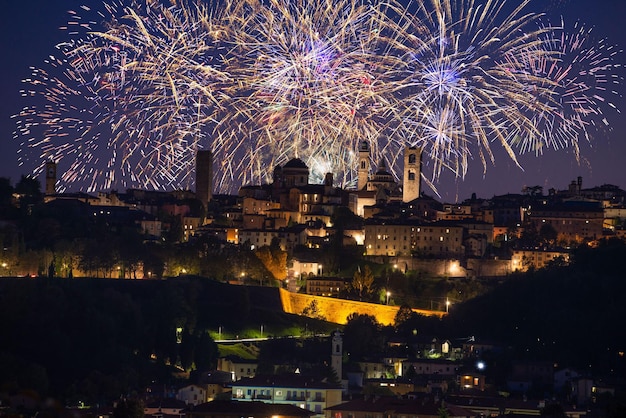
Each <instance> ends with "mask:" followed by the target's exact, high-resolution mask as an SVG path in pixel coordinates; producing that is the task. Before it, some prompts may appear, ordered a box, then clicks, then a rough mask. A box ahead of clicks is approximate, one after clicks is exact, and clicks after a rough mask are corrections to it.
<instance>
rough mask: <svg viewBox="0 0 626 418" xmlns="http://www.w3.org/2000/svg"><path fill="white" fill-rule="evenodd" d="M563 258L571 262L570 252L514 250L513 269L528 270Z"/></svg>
mask: <svg viewBox="0 0 626 418" xmlns="http://www.w3.org/2000/svg"><path fill="white" fill-rule="evenodd" d="M558 258H562V259H563V261H564V262H566V263H567V262H569V253H567V252H565V251H547V250H546V251H544V250H535V249H530V250H514V251H513V255H512V256H511V271H526V270H528V269H529V268H530V267H531V266H532V267H533V268H535V269H540V268H544V267H546V266H547V265H548V264H550V263H551V262H553V261H554V260H556V259H558Z"/></svg>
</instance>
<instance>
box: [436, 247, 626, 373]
mask: <svg viewBox="0 0 626 418" xmlns="http://www.w3.org/2000/svg"><path fill="white" fill-rule="evenodd" d="M624 260H626V245H625V244H624V243H623V242H622V241H617V240H615V241H608V242H603V243H602V244H601V245H600V247H599V248H595V249H591V248H582V249H580V250H578V251H576V252H575V253H574V254H573V257H572V263H571V264H570V265H568V266H552V267H550V268H547V269H542V270H539V271H535V272H529V273H526V274H520V275H515V276H512V277H511V278H510V279H509V280H507V281H505V282H504V283H503V284H502V285H501V286H499V287H497V288H496V289H494V290H493V291H491V292H489V293H487V294H485V295H482V296H480V297H477V298H475V299H472V300H470V301H468V302H466V303H463V304H460V305H456V306H454V309H453V310H452V311H451V314H450V316H449V318H447V319H446V321H445V323H446V324H447V325H448V326H450V328H451V330H454V331H453V332H454V333H456V335H468V336H469V335H476V336H480V337H482V338H486V339H493V340H497V341H501V342H503V343H506V344H508V345H510V346H511V347H513V348H514V350H515V352H517V353H518V354H520V355H523V356H525V357H528V358H538V359H546V360H556V361H558V362H559V363H561V365H571V366H577V367H581V368H584V369H588V370H590V371H592V372H593V371H599V372H600V371H602V372H606V371H608V372H611V371H613V372H617V371H618V370H622V371H626V369H625V361H624V352H625V351H626V329H625V328H624V325H623V323H622V322H623V320H624V318H626V275H625V274H624ZM624 375H626V374H624Z"/></svg>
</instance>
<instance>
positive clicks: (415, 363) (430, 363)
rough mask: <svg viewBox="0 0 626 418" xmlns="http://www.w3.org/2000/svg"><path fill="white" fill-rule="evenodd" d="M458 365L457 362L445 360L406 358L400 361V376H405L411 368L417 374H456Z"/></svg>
mask: <svg viewBox="0 0 626 418" xmlns="http://www.w3.org/2000/svg"><path fill="white" fill-rule="evenodd" d="M458 367H459V364H458V363H455V362H452V361H446V360H444V361H440V360H429V359H421V360H420V359H418V360H407V361H404V362H403V363H402V376H406V374H407V373H408V371H409V369H411V368H413V370H414V371H415V374H417V375H434V374H436V375H439V376H456V374H457V369H458Z"/></svg>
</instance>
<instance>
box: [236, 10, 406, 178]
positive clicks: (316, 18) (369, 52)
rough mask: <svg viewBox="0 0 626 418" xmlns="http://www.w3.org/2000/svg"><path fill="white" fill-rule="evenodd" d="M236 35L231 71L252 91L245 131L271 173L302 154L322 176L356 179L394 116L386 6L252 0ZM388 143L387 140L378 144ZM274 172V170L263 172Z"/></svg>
mask: <svg viewBox="0 0 626 418" xmlns="http://www.w3.org/2000/svg"><path fill="white" fill-rule="evenodd" d="M246 10H247V12H246V14H245V15H244V16H243V20H242V23H241V25H240V27H239V28H238V29H237V30H236V31H235V33H236V34H237V50H238V52H237V55H238V56H239V57H241V60H240V61H239V62H237V66H236V69H233V73H234V74H237V75H238V79H240V80H242V82H243V88H244V91H245V94H244V95H245V106H243V108H245V109H246V110H245V115H244V118H245V119H246V121H247V122H246V123H247V125H246V129H248V130H249V131H250V132H251V133H250V135H249V136H250V137H251V138H255V140H254V145H253V148H254V149H257V150H260V153H257V156H260V157H261V159H262V160H264V161H265V162H266V164H264V167H268V166H269V167H271V166H272V165H274V164H276V163H281V162H284V161H286V160H287V159H289V158H293V157H299V158H301V159H303V160H304V161H305V162H306V163H307V164H308V165H309V166H310V167H311V168H312V173H313V176H314V177H317V178H321V177H323V175H324V174H325V172H320V171H319V170H322V169H323V170H329V171H330V172H333V173H334V174H335V175H336V176H337V178H338V181H339V183H340V184H341V185H343V186H346V185H350V184H352V183H353V181H354V178H353V170H354V157H353V154H352V153H351V152H350V151H353V150H356V149H357V146H358V144H359V142H362V141H366V142H368V143H370V145H371V148H372V149H373V150H374V151H375V153H374V155H375V157H374V158H376V157H378V156H380V152H381V150H382V149H383V148H384V146H385V145H384V141H385V138H382V136H383V134H384V132H385V130H386V129H387V128H388V124H389V121H391V120H393V119H394V115H393V113H394V112H395V111H396V109H397V105H396V103H395V102H394V101H395V100H396V99H395V98H394V97H393V95H392V94H391V93H392V91H393V88H394V84H393V83H392V82H391V81H392V80H391V78H390V71H391V70H392V69H393V68H394V66H395V65H396V64H397V62H398V61H399V60H398V58H396V57H394V56H392V55H390V54H388V53H387V50H386V42H387V40H386V39H384V36H383V33H384V32H385V31H386V27H385V24H386V22H387V21H386V20H385V19H381V18H380V16H381V15H382V14H383V13H382V11H381V9H377V8H375V7H373V6H371V5H367V4H364V3H360V2H358V1H354V0H342V1H339V2H337V1H331V0H324V1H320V2H309V1H306V0H293V1H284V2H279V1H277V0H272V1H270V2H268V3H267V4H266V3H262V2H256V1H250V2H248V4H247V8H246ZM379 142H380V143H379ZM265 170H266V169H265Z"/></svg>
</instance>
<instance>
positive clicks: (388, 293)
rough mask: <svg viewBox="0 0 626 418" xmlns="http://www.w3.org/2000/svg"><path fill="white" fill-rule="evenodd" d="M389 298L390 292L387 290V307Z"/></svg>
mask: <svg viewBox="0 0 626 418" xmlns="http://www.w3.org/2000/svg"><path fill="white" fill-rule="evenodd" d="M389 296H391V292H390V291H388V290H387V305H389Z"/></svg>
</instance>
